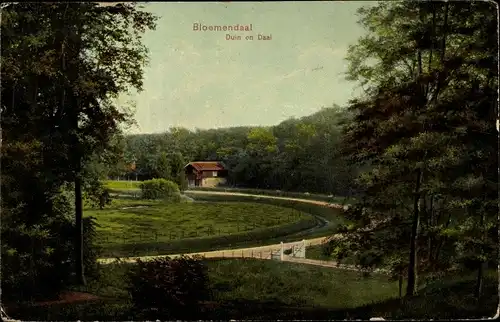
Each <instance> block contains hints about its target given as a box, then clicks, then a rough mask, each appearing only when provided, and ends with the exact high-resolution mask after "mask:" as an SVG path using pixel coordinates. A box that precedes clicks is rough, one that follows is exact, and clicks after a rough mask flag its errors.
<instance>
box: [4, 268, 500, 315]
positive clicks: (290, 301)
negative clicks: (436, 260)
mask: <svg viewBox="0 0 500 322" xmlns="http://www.w3.org/2000/svg"><path fill="white" fill-rule="evenodd" d="M206 264H207V266H208V268H209V271H208V272H209V279H210V287H211V289H212V291H213V296H212V299H211V301H210V303H205V304H203V305H202V311H203V315H202V316H203V320H214V319H223V320H228V319H268V320H269V319H270V320H276V319H346V318H347V319H354V318H361V319H367V318H369V317H374V316H382V317H385V318H394V319H401V318H425V319H429V318H434V319H437V318H441V319H451V318H473V317H481V316H487V317H491V316H493V315H494V313H495V310H496V307H497V301H498V296H497V295H498V294H497V293H498V289H497V284H496V281H497V280H496V273H495V272H493V271H492V272H489V274H488V276H487V279H486V280H485V289H484V298H483V299H482V301H481V302H480V303H479V304H478V303H477V301H475V300H474V299H472V298H471V296H472V293H473V289H474V288H473V283H474V276H472V275H463V276H451V277H447V278H444V279H442V280H440V281H437V282H435V283H434V284H430V285H428V286H426V287H425V288H421V289H420V291H419V295H418V296H416V297H414V298H411V299H408V300H404V301H400V300H399V299H397V293H398V285H397V282H392V281H389V280H388V279H387V277H385V276H379V275H371V276H368V277H364V276H362V275H360V273H357V272H352V271H343V270H336V269H331V268H324V267H315V266H310V265H302V264H294V263H287V262H278V261H270V260H267V261H266V260H256V259H244V260H242V259H231V260H228V259H226V260H207V261H206ZM130 265H133V264H120V263H117V264H111V265H106V266H104V267H103V268H102V276H101V278H100V279H99V280H94V281H90V282H89V284H88V285H87V287H85V288H83V289H80V291H86V292H90V293H92V294H95V295H98V296H100V297H101V300H99V301H96V302H89V303H85V304H59V305H52V306H46V307H27V308H26V307H25V308H18V309H17V310H10V311H9V313H10V314H11V315H12V316H14V317H15V318H16V319H21V320H24V319H26V320H76V319H80V320H139V319H145V318H146V317H144V316H141V315H140V314H139V313H138V312H134V310H133V309H132V307H131V305H130V302H129V298H128V294H127V292H126V290H125V288H126V282H125V280H124V276H125V274H126V272H127V270H128V269H129V268H130ZM158 318H159V317H158Z"/></svg>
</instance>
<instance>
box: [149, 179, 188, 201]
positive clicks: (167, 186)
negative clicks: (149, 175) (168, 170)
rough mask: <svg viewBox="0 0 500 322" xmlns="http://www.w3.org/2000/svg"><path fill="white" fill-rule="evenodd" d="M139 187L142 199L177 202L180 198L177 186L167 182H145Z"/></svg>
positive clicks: (161, 180) (160, 180)
mask: <svg viewBox="0 0 500 322" xmlns="http://www.w3.org/2000/svg"><path fill="white" fill-rule="evenodd" d="M140 187H141V194H142V198H143V199H165V200H169V201H174V202H179V201H180V198H181V195H180V191H179V186H178V185H177V184H176V183H175V182H172V181H169V180H165V179H153V180H147V181H144V182H142V183H141V185H140Z"/></svg>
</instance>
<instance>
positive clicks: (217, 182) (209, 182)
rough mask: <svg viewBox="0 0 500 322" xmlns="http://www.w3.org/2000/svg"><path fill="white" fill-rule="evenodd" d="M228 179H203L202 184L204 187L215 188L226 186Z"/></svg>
mask: <svg viewBox="0 0 500 322" xmlns="http://www.w3.org/2000/svg"><path fill="white" fill-rule="evenodd" d="M226 182H227V181H226V178H203V179H202V182H201V186H202V187H209V188H214V187H217V186H221V185H225V184H226Z"/></svg>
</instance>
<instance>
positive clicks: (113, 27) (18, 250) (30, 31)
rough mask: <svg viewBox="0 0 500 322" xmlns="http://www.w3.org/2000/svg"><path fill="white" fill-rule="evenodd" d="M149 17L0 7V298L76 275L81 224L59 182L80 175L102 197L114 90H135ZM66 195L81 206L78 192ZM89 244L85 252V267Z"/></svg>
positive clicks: (122, 9) (117, 122)
mask: <svg viewBox="0 0 500 322" xmlns="http://www.w3.org/2000/svg"><path fill="white" fill-rule="evenodd" d="M154 20H155V18H154V17H153V15H152V14H150V13H147V12H142V11H141V10H138V8H137V6H136V5H134V4H130V5H122V4H120V5H117V6H112V7H110V6H106V7H103V6H100V5H99V4H97V3H71V4H69V3H65V4H56V3H52V4H47V3H24V2H22V3H14V4H10V5H9V6H7V7H5V8H2V20H1V34H2V35H5V37H2V40H1V47H2V57H1V64H0V65H1V68H2V71H1V72H2V83H1V96H2V98H4V99H2V103H1V104H2V106H1V110H2V120H1V128H2V147H1V149H2V151H1V154H2V182H1V184H2V188H1V192H2V196H1V200H2V229H3V231H4V232H5V234H4V233H2V243H1V244H2V254H5V255H6V256H7V255H8V256H10V258H8V259H6V260H4V261H2V270H3V272H2V273H5V275H4V276H6V278H2V283H4V284H5V287H6V288H5V289H8V290H9V292H10V294H11V295H5V297H9V296H12V297H17V298H18V299H21V298H23V299H29V298H31V297H33V296H39V295H40V296H41V295H42V294H45V295H47V296H48V295H54V293H57V292H58V291H59V290H60V289H61V288H62V287H63V286H67V285H70V284H71V283H72V282H74V280H70V276H71V272H72V271H73V270H75V268H76V269H77V270H78V269H79V268H81V265H77V264H75V263H74V262H73V259H74V258H75V256H74V255H73V254H71V252H72V251H74V252H76V253H80V247H73V245H74V244H75V246H76V245H78V244H79V242H78V241H79V240H81V239H80V238H77V237H78V236H80V237H81V234H82V231H81V229H80V227H81V224H82V223H81V222H77V223H75V226H76V227H78V229H77V230H75V229H74V228H71V227H75V226H72V225H70V223H69V220H71V219H73V218H72V216H71V213H72V212H73V209H72V205H71V204H70V202H69V200H67V197H68V195H69V194H67V192H63V191H62V190H64V189H65V188H64V186H65V185H67V184H70V183H73V182H77V183H78V182H79V181H80V180H82V181H83V189H84V190H85V192H86V193H87V195H88V197H89V198H88V200H89V201H98V202H97V203H99V204H100V206H104V205H105V204H106V200H105V199H106V198H105V197H106V196H105V193H104V191H102V190H101V188H100V186H99V185H98V181H97V180H98V179H100V177H102V176H103V173H104V172H107V169H106V166H107V165H109V164H110V163H113V162H115V161H116V158H117V156H118V155H119V153H118V151H119V150H120V139H119V138H120V135H119V133H120V131H121V126H122V125H125V123H126V122H127V120H129V118H130V115H131V113H130V111H127V110H126V107H123V106H118V105H116V104H115V98H116V97H117V96H118V95H119V94H121V93H123V92H126V91H128V90H129V89H130V88H135V89H138V90H140V89H141V87H142V73H143V68H142V67H143V64H144V63H145V59H146V54H147V51H146V49H145V47H144V46H143V45H142V44H141V42H140V39H141V34H142V33H143V32H144V31H145V30H146V29H152V28H154ZM113 159H114V160H113ZM79 186H80V185H79V184H77V185H76V187H77V188H78V187H79ZM75 190H77V191H79V189H75ZM71 197H72V198H73V199H74V200H73V201H74V203H73V204H74V205H75V208H77V209H76V212H79V207H76V205H77V204H79V201H81V196H80V195H78V194H76V195H73V196H71ZM76 218H79V216H75V220H76ZM89 225H91V224H88V223H87V224H84V226H85V227H87V229H90V228H89V227H90V226H89ZM75 236H77V237H75ZM85 238H87V237H85V236H83V239H84V240H87V239H85ZM88 238H90V237H88ZM87 242H88V240H87ZM72 247H73V248H72ZM91 252H92V251H91V250H90V249H87V251H85V250H84V251H83V255H85V254H87V255H88V256H89V258H88V259H87V260H88V261H89V262H88V263H89V265H91V263H90V262H91V261H92V258H93V257H94V258H95V256H96V255H95V256H94V255H92V254H91ZM9 254H10V255H9ZM3 258H7V257H3ZM79 258H81V256H80V257H79ZM80 261H81V260H80ZM89 269H91V268H89ZM78 275H81V274H78ZM82 280H83V279H82ZM35 285H36V287H35ZM5 289H4V290H5ZM4 294H7V292H4Z"/></svg>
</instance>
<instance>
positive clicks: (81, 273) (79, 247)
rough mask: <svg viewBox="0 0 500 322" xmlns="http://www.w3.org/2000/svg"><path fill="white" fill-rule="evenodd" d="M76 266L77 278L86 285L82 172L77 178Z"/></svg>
mask: <svg viewBox="0 0 500 322" xmlns="http://www.w3.org/2000/svg"><path fill="white" fill-rule="evenodd" d="M75 228H76V234H75V245H76V247H75V248H76V249H75V264H76V278H77V281H78V283H79V284H81V285H86V280H85V267H84V261H83V260H84V257H83V207H82V179H81V177H80V171H78V173H77V174H76V177H75Z"/></svg>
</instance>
